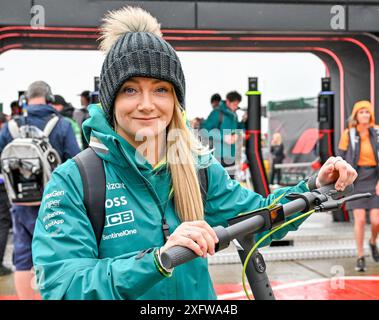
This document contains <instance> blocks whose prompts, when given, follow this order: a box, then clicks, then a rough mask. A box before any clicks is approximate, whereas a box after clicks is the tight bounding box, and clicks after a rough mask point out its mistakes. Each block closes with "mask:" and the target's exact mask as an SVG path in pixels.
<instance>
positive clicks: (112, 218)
mask: <svg viewBox="0 0 379 320" xmlns="http://www.w3.org/2000/svg"><path fill="white" fill-rule="evenodd" d="M133 221H134V215H133V211H132V210H129V211H124V212H119V213H115V214H110V215H108V216H106V217H105V226H104V228H107V227H113V226H117V225H119V224H124V223H129V222H133Z"/></svg>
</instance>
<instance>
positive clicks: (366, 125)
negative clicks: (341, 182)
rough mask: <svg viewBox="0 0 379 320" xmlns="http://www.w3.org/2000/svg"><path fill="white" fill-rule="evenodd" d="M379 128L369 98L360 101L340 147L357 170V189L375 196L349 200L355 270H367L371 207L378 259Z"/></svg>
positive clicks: (374, 250) (377, 257)
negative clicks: (365, 242)
mask: <svg viewBox="0 0 379 320" xmlns="http://www.w3.org/2000/svg"><path fill="white" fill-rule="evenodd" d="M377 130H378V129H377V128H376V127H375V121H374V109H373V107H372V105H371V103H370V102H369V101H364V100H363V101H358V102H357V103H356V104H355V105H354V107H353V111H352V114H351V117H350V121H349V129H346V130H345V132H344V133H343V135H342V137H341V140H340V143H339V149H340V154H341V155H342V156H343V157H344V158H345V159H346V161H348V162H349V163H350V164H351V165H352V166H353V167H354V168H356V170H357V172H358V179H357V180H356V181H355V183H354V186H355V187H354V191H355V192H356V193H363V192H370V193H371V194H372V195H373V197H371V198H369V199H364V200H356V201H351V202H348V203H347V204H346V208H347V209H348V210H353V215H354V232H355V241H356V245H357V253H358V258H357V264H356V268H355V269H356V270H357V271H360V272H363V271H365V270H366V261H365V257H364V250H363V240H364V231H365V224H366V210H369V211H370V220H371V238H370V240H369V247H370V251H371V255H372V257H373V259H374V260H375V261H376V262H378V261H379V252H378V248H377V246H376V239H377V236H378V232H379V196H378V195H379V167H378V151H379V144H378V141H379V140H378V137H379V135H378V131H377Z"/></svg>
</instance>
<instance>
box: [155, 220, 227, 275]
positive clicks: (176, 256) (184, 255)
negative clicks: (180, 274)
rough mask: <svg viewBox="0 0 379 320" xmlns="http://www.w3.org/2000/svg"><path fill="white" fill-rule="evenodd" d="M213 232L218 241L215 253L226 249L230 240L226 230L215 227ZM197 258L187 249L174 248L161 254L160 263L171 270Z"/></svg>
mask: <svg viewBox="0 0 379 320" xmlns="http://www.w3.org/2000/svg"><path fill="white" fill-rule="evenodd" d="M213 230H214V231H215V233H216V235H217V238H218V240H219V242H218V243H216V247H215V251H216V252H217V251H220V250H223V249H225V248H227V247H228V246H229V244H230V241H231V240H232V239H231V238H230V235H229V233H228V231H227V229H226V228H224V227H222V226H217V227H214V228H213ZM198 257H200V256H199V255H197V254H196V253H195V252H193V251H192V250H191V249H188V248H187V247H182V246H174V247H171V248H169V249H167V250H166V251H165V252H162V254H161V262H162V265H163V267H165V268H166V269H171V268H174V267H176V266H178V265H181V264H183V263H185V262H188V261H191V260H192V259H195V258H198Z"/></svg>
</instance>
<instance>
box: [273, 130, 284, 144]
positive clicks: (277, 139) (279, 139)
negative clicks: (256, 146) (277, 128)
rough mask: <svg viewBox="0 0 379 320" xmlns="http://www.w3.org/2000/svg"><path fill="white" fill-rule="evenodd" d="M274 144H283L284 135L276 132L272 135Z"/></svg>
mask: <svg viewBox="0 0 379 320" xmlns="http://www.w3.org/2000/svg"><path fill="white" fill-rule="evenodd" d="M272 142H273V143H272V144H274V145H279V144H281V143H282V135H281V134H280V133H279V132H275V133H274V134H273V135H272Z"/></svg>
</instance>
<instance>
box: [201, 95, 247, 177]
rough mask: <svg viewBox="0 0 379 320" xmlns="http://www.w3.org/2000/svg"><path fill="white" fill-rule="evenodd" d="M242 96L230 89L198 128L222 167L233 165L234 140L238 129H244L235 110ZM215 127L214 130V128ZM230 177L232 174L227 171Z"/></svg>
mask: <svg viewBox="0 0 379 320" xmlns="http://www.w3.org/2000/svg"><path fill="white" fill-rule="evenodd" d="M241 99H242V96H241V95H240V94H239V93H238V92H237V91H231V92H229V93H228V94H227V95H226V100H225V101H221V102H220V104H219V106H218V107H217V108H214V109H213V110H212V112H211V113H210V114H209V116H208V118H207V119H206V120H204V121H203V122H201V124H200V129H204V130H206V132H204V130H202V131H201V134H202V135H203V137H205V138H208V139H209V143H210V147H211V148H214V155H215V157H216V159H217V160H218V161H220V162H221V164H222V166H223V167H224V168H230V167H234V166H235V156H236V146H235V145H236V140H237V135H236V134H235V133H236V132H237V130H238V129H245V122H243V121H238V117H237V114H236V111H237V109H238V105H239V103H240V102H241ZM214 129H216V130H214ZM229 174H230V176H231V178H232V179H234V174H233V173H231V172H229Z"/></svg>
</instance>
